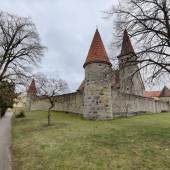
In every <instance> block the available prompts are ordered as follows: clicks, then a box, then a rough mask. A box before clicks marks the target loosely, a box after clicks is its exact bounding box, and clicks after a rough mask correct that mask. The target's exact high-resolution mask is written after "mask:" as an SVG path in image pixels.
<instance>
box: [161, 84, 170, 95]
mask: <svg viewBox="0 0 170 170" xmlns="http://www.w3.org/2000/svg"><path fill="white" fill-rule="evenodd" d="M160 97H170V90H169V88H168V87H166V86H165V87H164V88H163V90H162V91H161V94H160Z"/></svg>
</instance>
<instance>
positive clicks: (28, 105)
mask: <svg viewBox="0 0 170 170" xmlns="http://www.w3.org/2000/svg"><path fill="white" fill-rule="evenodd" d="M36 93H37V90H36V85H35V80H34V79H33V80H32V82H31V84H30V86H29V88H28V90H27V103H26V110H27V111H28V112H30V111H31V104H32V100H34V99H35V97H36Z"/></svg>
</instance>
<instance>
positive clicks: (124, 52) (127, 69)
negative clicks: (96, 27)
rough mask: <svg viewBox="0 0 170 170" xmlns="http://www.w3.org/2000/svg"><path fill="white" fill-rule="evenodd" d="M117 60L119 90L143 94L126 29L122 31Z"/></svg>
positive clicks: (143, 88) (135, 57)
mask: <svg viewBox="0 0 170 170" xmlns="http://www.w3.org/2000/svg"><path fill="white" fill-rule="evenodd" d="M118 60H119V76H120V91H121V92H124V93H129V94H135V95H140V96H143V94H144V91H145V87H144V84H143V81H142V77H141V74H140V71H139V67H138V63H137V56H136V55H135V51H134V49H133V46H132V43H131V40H130V37H129V35H128V32H127V30H125V31H124V35H123V42H122V49H121V53H120V55H119V56H118Z"/></svg>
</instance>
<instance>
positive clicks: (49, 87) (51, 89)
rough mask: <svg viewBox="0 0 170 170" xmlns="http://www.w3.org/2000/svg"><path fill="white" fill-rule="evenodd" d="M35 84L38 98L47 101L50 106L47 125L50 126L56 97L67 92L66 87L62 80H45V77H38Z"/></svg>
mask: <svg viewBox="0 0 170 170" xmlns="http://www.w3.org/2000/svg"><path fill="white" fill-rule="evenodd" d="M36 82H37V85H38V87H37V92H38V93H37V94H38V96H39V97H43V98H46V99H48V101H49V103H50V106H49V108H48V125H50V124H51V110H52V109H53V108H54V107H55V103H56V102H57V101H56V98H57V96H58V95H61V94H64V93H65V92H67V91H68V85H67V83H66V81H64V80H62V79H55V78H47V77H46V76H45V75H42V74H41V75H40V74H39V75H38V76H37V78H36Z"/></svg>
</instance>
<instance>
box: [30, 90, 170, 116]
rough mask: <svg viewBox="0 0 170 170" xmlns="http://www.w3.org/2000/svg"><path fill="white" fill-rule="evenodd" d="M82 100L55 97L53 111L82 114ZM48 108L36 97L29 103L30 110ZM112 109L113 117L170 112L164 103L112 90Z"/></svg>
mask: <svg viewBox="0 0 170 170" xmlns="http://www.w3.org/2000/svg"><path fill="white" fill-rule="evenodd" d="M83 98H84V95H83V93H80V92H75V93H70V94H64V95H61V96H56V103H55V107H54V108H53V110H55V111H61V112H69V113H76V114H83V103H84V101H83ZM48 107H49V101H48V99H46V98H42V97H41V98H40V97H36V98H35V99H34V100H32V102H31V110H48ZM112 109H113V116H119V115H122V114H124V113H129V114H134V113H135V114H137V113H141V112H152V113H160V112H165V111H170V105H169V103H168V102H166V101H161V100H155V99H152V98H147V97H142V96H137V95H132V94H126V93H122V92H119V91H116V90H112Z"/></svg>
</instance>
